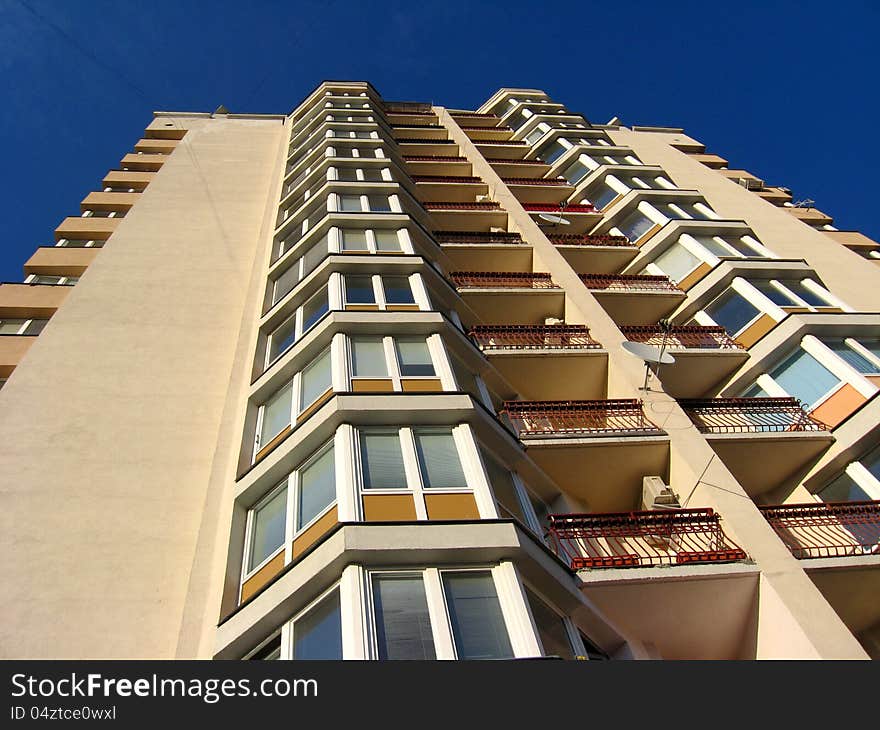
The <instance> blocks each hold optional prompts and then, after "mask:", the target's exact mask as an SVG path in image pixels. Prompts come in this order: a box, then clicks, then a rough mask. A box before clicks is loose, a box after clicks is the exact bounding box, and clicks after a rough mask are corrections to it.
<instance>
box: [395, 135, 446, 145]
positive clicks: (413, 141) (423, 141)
mask: <svg viewBox="0 0 880 730" xmlns="http://www.w3.org/2000/svg"><path fill="white" fill-rule="evenodd" d="M395 141H396V142H397V144H399V145H401V144H448V145H453V144H455V142H453V141H452V140H451V139H425V138H424V137H409V138H407V139H398V140H395Z"/></svg>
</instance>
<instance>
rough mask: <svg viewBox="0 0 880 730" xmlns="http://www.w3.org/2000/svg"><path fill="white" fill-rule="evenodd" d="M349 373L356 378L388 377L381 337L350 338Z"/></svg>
mask: <svg viewBox="0 0 880 730" xmlns="http://www.w3.org/2000/svg"><path fill="white" fill-rule="evenodd" d="M351 373H352V375H353V376H354V377H356V378H387V377H389V375H388V366H387V364H386V362H385V345H384V344H383V342H382V338H381V337H352V338H351Z"/></svg>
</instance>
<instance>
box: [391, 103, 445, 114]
mask: <svg viewBox="0 0 880 730" xmlns="http://www.w3.org/2000/svg"><path fill="white" fill-rule="evenodd" d="M382 106H383V108H384V109H385V113H386V114H418V115H424V114H432V113H433V109H432V108H431V105H430V104H426V103H425V102H420V101H386V102H385V103H384V104H383V105H382Z"/></svg>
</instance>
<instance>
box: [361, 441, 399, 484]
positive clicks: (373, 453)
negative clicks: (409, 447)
mask: <svg viewBox="0 0 880 730" xmlns="http://www.w3.org/2000/svg"><path fill="white" fill-rule="evenodd" d="M360 444H361V472H362V475H363V486H364V489H406V488H407V483H406V472H405V471H404V469H403V453H402V452H401V449H400V436H399V435H398V433H397V432H396V431H393V432H387V431H386V432H384V433H383V432H376V431H361V434H360Z"/></svg>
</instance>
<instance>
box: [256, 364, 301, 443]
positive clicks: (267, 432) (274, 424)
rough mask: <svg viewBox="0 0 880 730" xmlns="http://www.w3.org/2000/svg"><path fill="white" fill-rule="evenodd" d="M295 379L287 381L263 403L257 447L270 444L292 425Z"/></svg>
mask: <svg viewBox="0 0 880 730" xmlns="http://www.w3.org/2000/svg"><path fill="white" fill-rule="evenodd" d="M292 395H293V381H291V382H289V383H287V385H285V386H284V387H282V388H281V389H280V390H279V391H278V392H277V393H275V395H273V396H272V397H271V398H270V399H269V400H267V401H266V403H265V404H264V405H263V408H262V413H261V424H260V430H259V434H258V439H257V448H259V447H260V446H265V445H266V444H268V443H269V442H270V441H271V440H272V439H273V438H275V436H277V435H278V434H279V433H281V432H282V431H283V430H284V429H285V428H287V427H288V426H290V412H291V404H292Z"/></svg>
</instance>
